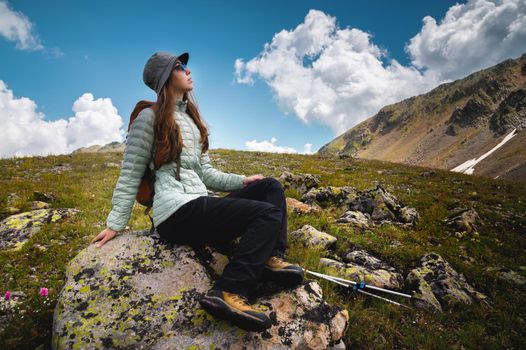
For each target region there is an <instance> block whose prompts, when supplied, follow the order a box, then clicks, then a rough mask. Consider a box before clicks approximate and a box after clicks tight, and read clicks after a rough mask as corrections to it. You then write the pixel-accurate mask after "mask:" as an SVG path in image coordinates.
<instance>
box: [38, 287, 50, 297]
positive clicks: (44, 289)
mask: <svg viewBox="0 0 526 350" xmlns="http://www.w3.org/2000/svg"><path fill="white" fill-rule="evenodd" d="M47 292H48V290H47V288H45V287H42V288H40V295H42V296H47Z"/></svg>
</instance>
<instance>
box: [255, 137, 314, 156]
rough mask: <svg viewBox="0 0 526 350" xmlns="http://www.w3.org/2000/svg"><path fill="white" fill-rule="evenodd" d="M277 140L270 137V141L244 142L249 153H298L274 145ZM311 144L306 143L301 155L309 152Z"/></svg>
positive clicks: (290, 148) (291, 149)
mask: <svg viewBox="0 0 526 350" xmlns="http://www.w3.org/2000/svg"><path fill="white" fill-rule="evenodd" d="M276 141H277V139H276V138H275V137H272V138H271V139H270V141H267V140H263V141H261V142H258V141H257V140H252V141H247V142H245V146H246V147H247V149H248V150H249V151H259V152H272V153H298V151H296V150H295V149H294V148H292V147H284V146H278V145H276ZM311 146H312V144H311V143H307V144H305V145H304V146H303V153H305V154H309V153H312V152H311Z"/></svg>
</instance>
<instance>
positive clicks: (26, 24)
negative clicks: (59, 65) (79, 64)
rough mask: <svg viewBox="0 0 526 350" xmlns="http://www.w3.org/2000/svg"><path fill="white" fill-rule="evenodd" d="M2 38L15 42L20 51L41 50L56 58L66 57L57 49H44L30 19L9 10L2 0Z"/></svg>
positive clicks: (0, 30) (0, 8)
mask: <svg viewBox="0 0 526 350" xmlns="http://www.w3.org/2000/svg"><path fill="white" fill-rule="evenodd" d="M0 36H3V37H4V38H6V39H7V40H9V41H13V42H15V43H16V48H17V49H19V50H28V51H38V50H40V51H42V52H44V53H45V54H47V55H49V56H52V57H55V58H56V57H61V56H64V52H62V50H60V49H59V48H57V47H53V48H46V47H44V45H42V43H41V42H40V39H39V37H38V34H37V33H36V32H35V31H34V29H33V23H31V21H30V20H29V18H27V16H26V15H24V14H23V13H22V12H20V11H15V10H13V9H11V8H9V6H8V4H7V1H4V0H0Z"/></svg>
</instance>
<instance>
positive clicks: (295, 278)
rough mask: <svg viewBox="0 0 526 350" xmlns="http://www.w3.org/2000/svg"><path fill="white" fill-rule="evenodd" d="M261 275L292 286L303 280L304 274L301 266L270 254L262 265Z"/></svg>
mask: <svg viewBox="0 0 526 350" xmlns="http://www.w3.org/2000/svg"><path fill="white" fill-rule="evenodd" d="M263 277H264V278H266V279H268V280H271V281H275V282H277V283H279V284H281V285H283V286H286V287H294V286H297V285H299V284H301V283H302V282H303V277H304V274H303V268H302V267H301V266H299V265H297V264H291V263H289V262H287V261H286V260H285V259H284V258H280V257H278V256H271V257H270V258H269V259H268V260H267V262H266V263H265V266H264V267H263Z"/></svg>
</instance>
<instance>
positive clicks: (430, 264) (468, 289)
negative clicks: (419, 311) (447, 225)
mask: <svg viewBox="0 0 526 350" xmlns="http://www.w3.org/2000/svg"><path fill="white" fill-rule="evenodd" d="M406 283H407V285H408V286H409V287H410V288H411V289H413V290H415V291H416V293H415V294H414V297H415V299H414V301H415V305H416V306H417V307H424V308H428V309H431V310H436V311H442V310H443V308H444V307H447V306H450V305H452V304H457V303H461V304H471V303H472V302H473V300H480V301H482V300H485V299H486V298H487V297H486V296H485V295H484V294H482V293H480V292H478V291H476V290H475V289H474V288H473V287H472V286H471V285H470V284H469V283H468V282H467V281H466V278H465V277H464V275H462V274H460V273H458V272H457V271H455V270H454V269H453V267H451V265H449V263H448V262H447V261H445V260H444V259H443V258H442V257H441V256H440V255H438V254H436V253H428V254H426V255H424V257H422V259H421V260H420V266H419V267H417V268H416V269H414V270H412V271H411V272H410V273H409V275H408V276H407V278H406Z"/></svg>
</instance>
